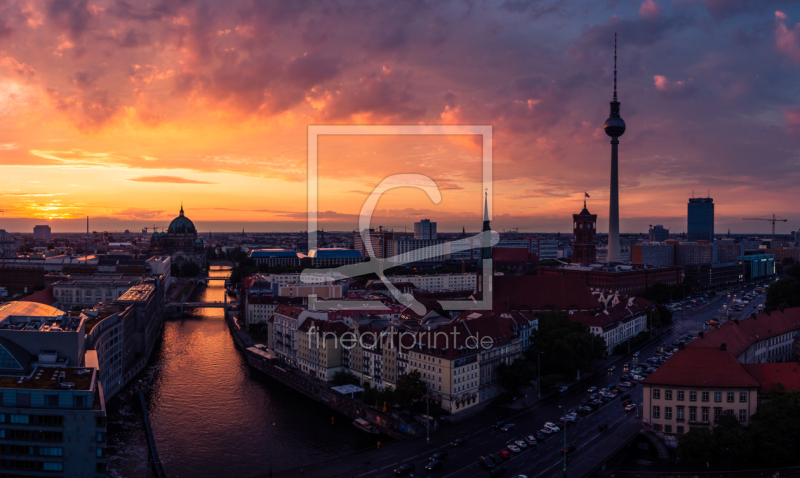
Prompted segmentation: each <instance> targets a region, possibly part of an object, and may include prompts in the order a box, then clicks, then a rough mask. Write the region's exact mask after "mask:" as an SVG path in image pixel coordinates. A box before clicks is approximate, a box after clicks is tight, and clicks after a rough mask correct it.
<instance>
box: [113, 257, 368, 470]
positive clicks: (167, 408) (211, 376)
mask: <svg viewBox="0 0 800 478" xmlns="http://www.w3.org/2000/svg"><path fill="white" fill-rule="evenodd" d="M228 274H229V271H228V270H226V269H222V268H217V267H215V268H212V271H211V275H212V276H216V277H227V275H228ZM210 284H211V285H209V286H208V287H207V288H203V289H201V290H200V292H199V293H197V294H196V295H195V297H194V298H195V299H197V300H200V301H217V300H223V298H224V296H223V294H224V293H225V292H224V288H223V285H222V281H211V282H210ZM222 314H223V312H222V310H220V309H196V310H194V311H190V312H187V313H186V314H184V315H183V316H181V317H179V318H174V319H167V320H166V323H165V326H164V334H163V340H162V341H160V342H159V344H158V345H157V347H156V350H155V352H154V353H153V357H152V360H151V362H150V365H149V366H148V367H147V368H146V369H145V370H144V371H143V372H142V373H141V374H140V375H139V376H138V377H137V378H136V379H134V380H133V381H131V383H130V384H128V386H126V387H125V388H124V389H123V390H122V391H120V393H119V394H118V395H117V396H116V397H114V399H112V400H111V402H110V403H108V404H107V408H108V423H109V424H108V449H109V459H108V469H109V472H108V474H109V476H110V477H113V478H117V477H120V478H121V477H125V478H129V477H149V476H151V473H150V471H149V470H148V468H147V445H146V437H145V434H144V431H143V426H142V416H141V410H140V408H141V407H140V406H139V405H138V401H139V399H138V395H137V393H136V390H137V388H136V387H137V386H138V385H139V381H141V386H142V387H143V388H144V389H145V390H146V391H147V396H148V401H149V403H148V410H149V412H150V419H151V423H152V427H153V434H154V436H155V440H156V442H157V447H158V453H159V455H160V457H161V461H162V462H163V463H164V467H165V469H166V471H167V473H168V474H169V476H170V477H171V478H180V477H195V478H203V477H220V476H222V477H249V476H256V475H266V474H267V473H268V472H269V466H270V461H271V462H272V466H273V470H274V471H279V470H282V469H287V468H294V467H297V466H302V465H303V464H304V463H310V462H314V461H319V460H324V459H327V458H333V457H336V456H341V455H342V454H345V453H348V452H352V451H356V450H360V449H364V448H367V447H370V446H373V445H375V443H374V441H375V438H374V436H373V435H369V434H366V433H363V432H361V431H359V430H357V429H356V428H355V427H353V426H352V424H351V422H352V420H349V419H347V418H346V417H345V416H343V415H338V414H334V413H333V412H332V411H331V410H330V409H328V408H327V407H325V406H323V405H320V404H318V403H316V402H315V401H313V400H311V399H308V398H306V397H305V396H303V395H301V394H299V393H297V392H295V391H294V390H292V389H290V388H288V387H286V386H284V385H282V384H281V383H279V382H276V381H275V380H272V379H270V378H268V377H266V376H264V375H262V374H261V373H260V372H258V371H256V370H252V369H251V368H250V367H249V366H248V365H247V363H246V362H245V360H244V358H243V356H242V355H241V353H240V352H239V351H238V350H237V349H236V346H235V345H234V343H233V339H232V338H231V335H230V331H229V329H228V327H227V324H226V323H225V320H224V319H223V315H222ZM332 416H335V420H334V424H331V417H332ZM271 423H274V424H275V425H274V426H272V427H270V424H271ZM270 428H272V430H270Z"/></svg>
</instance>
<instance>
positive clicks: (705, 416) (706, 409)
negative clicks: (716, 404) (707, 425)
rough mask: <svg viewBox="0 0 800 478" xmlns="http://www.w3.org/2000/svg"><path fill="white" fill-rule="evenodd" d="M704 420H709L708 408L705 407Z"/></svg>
mask: <svg viewBox="0 0 800 478" xmlns="http://www.w3.org/2000/svg"><path fill="white" fill-rule="evenodd" d="M703 421H704V422H707V421H708V408H704V409H703Z"/></svg>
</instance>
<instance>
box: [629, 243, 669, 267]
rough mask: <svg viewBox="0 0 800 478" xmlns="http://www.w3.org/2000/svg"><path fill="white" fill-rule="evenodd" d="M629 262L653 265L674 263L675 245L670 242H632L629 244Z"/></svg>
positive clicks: (659, 265)
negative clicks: (632, 243)
mask: <svg viewBox="0 0 800 478" xmlns="http://www.w3.org/2000/svg"><path fill="white" fill-rule="evenodd" d="M631 263H632V264H643V265H648V266H654V267H661V266H673V265H675V247H674V246H673V245H672V244H654V243H649V244H648V243H644V244H634V245H632V246H631Z"/></svg>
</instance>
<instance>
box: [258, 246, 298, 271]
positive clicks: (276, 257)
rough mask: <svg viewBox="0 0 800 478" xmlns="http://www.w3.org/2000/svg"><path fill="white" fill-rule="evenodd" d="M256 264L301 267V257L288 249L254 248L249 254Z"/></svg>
mask: <svg viewBox="0 0 800 478" xmlns="http://www.w3.org/2000/svg"><path fill="white" fill-rule="evenodd" d="M248 257H250V259H253V260H254V261H255V262H256V264H258V265H260V266H261V265H264V266H268V267H273V266H284V267H300V257H299V256H298V255H297V252H295V251H290V250H288V249H254V250H252V251H250V253H249V254H248Z"/></svg>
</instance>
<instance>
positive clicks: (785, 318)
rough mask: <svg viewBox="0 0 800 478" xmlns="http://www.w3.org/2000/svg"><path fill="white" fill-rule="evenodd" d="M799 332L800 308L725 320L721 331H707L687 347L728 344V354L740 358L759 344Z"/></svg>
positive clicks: (716, 346) (720, 328)
mask: <svg viewBox="0 0 800 478" xmlns="http://www.w3.org/2000/svg"><path fill="white" fill-rule="evenodd" d="M798 329H800V307H794V308H791V309H786V310H784V311H783V312H781V311H778V310H776V311H773V312H771V313H769V314H759V315H758V316H757V318H753V317H748V318H746V319H742V320H740V321H739V323H738V324H737V323H736V322H735V321H733V320H728V321H725V322H723V323H722V324H720V325H719V327H718V328H715V329H712V330H709V331H707V332H705V334H704V337H698V338H696V339H694V340H692V341H691V342H689V343H688V344H686V347H687V348H695V347H714V348H719V346H720V345H722V344H726V346H727V348H728V353H729V354H731V355H733V356H734V357H737V358H738V357H739V356H740V355H741V354H742V353H744V352H745V351H746V350H747V349H748V348H750V346H751V345H753V344H754V343H756V342H760V341H762V340H766V339H769V338H772V337H776V336H778V335H781V334H785V333H787V332H793V331H795V330H798Z"/></svg>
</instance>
